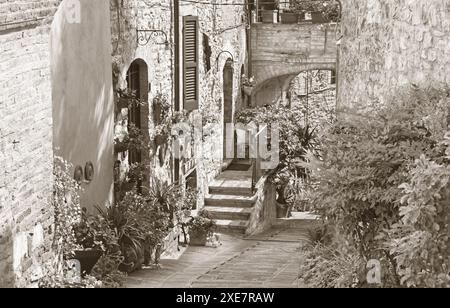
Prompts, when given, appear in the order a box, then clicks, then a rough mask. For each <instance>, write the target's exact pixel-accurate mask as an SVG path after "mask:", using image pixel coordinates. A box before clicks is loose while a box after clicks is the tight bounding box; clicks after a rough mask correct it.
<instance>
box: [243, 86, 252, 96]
mask: <svg viewBox="0 0 450 308" xmlns="http://www.w3.org/2000/svg"><path fill="white" fill-rule="evenodd" d="M242 91H244V93H245V95H247V96H251V95H252V92H253V87H251V86H242Z"/></svg>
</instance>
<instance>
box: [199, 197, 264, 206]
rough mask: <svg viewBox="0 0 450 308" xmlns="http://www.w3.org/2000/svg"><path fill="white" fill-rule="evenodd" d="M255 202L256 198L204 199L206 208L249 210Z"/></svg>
mask: <svg viewBox="0 0 450 308" xmlns="http://www.w3.org/2000/svg"><path fill="white" fill-rule="evenodd" d="M255 202H256V196H251V197H250V196H233V195H209V196H206V198H205V205H206V206H221V207H240V208H249V207H253V205H254V204H255Z"/></svg>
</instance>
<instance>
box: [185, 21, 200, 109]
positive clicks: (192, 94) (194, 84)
mask: <svg viewBox="0 0 450 308" xmlns="http://www.w3.org/2000/svg"><path fill="white" fill-rule="evenodd" d="M183 24H184V27H183V66H184V72H183V88H184V91H183V92H184V109H185V110H187V111H192V110H195V109H198V105H199V99H198V97H199V89H198V88H199V80H198V79H199V78H198V58H199V57H198V17H194V16H186V17H184V19H183Z"/></svg>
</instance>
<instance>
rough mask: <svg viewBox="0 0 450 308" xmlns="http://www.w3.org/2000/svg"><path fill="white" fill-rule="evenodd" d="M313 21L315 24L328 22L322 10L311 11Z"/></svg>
mask: <svg viewBox="0 0 450 308" xmlns="http://www.w3.org/2000/svg"><path fill="white" fill-rule="evenodd" d="M311 21H312V23H313V24H323V23H326V22H327V21H326V19H325V18H324V17H323V14H322V12H311Z"/></svg>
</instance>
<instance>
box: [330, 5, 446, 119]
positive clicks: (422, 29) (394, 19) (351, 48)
mask: <svg viewBox="0 0 450 308" xmlns="http://www.w3.org/2000/svg"><path fill="white" fill-rule="evenodd" d="M343 4H344V6H343V12H342V15H343V20H342V35H343V37H342V42H341V47H340V65H339V68H340V72H339V103H338V108H339V112H370V111H371V110H374V109H377V108H381V107H382V106H383V105H385V104H386V102H387V101H388V99H389V97H390V96H391V95H392V94H393V93H395V92H397V91H398V90H399V89H400V88H402V87H405V86H406V87H409V86H410V85H411V84H415V85H418V86H428V85H433V86H438V87H439V86H443V85H447V86H450V62H449V61H448V59H449V57H450V3H449V2H448V1H445V0H398V1H390V0H369V1H359V0H346V1H343Z"/></svg>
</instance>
